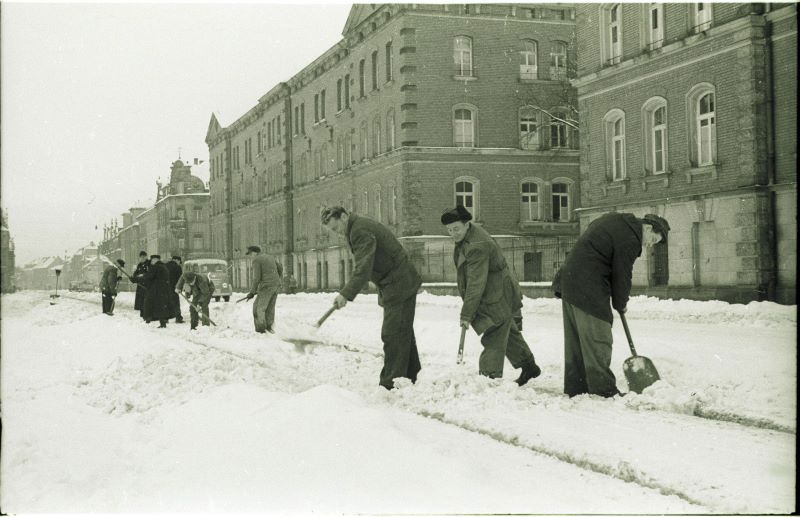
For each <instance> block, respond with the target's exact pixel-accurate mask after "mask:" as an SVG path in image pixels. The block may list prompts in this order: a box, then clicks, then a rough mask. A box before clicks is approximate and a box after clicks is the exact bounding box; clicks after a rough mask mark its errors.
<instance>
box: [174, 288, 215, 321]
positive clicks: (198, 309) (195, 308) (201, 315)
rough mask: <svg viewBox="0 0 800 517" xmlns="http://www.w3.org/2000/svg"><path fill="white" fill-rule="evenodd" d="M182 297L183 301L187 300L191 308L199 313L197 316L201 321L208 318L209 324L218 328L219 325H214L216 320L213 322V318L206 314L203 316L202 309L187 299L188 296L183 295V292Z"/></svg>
mask: <svg viewBox="0 0 800 517" xmlns="http://www.w3.org/2000/svg"><path fill="white" fill-rule="evenodd" d="M181 296H183V299H184V300H186V303H188V304H189V306H191V307H192V308H193V309H194V310H195V311H196V312H197V315H198V316H200V319H203V318H206V319H207V320H208V322H209V323H211V324H212V325H214V326H215V327H216V326H217V324H216V323H214V320H212V319H211V317H209V316H206V315H205V314H203V311H202V310H201V309H200V307H198V306H197V305H195V304H193V303H192V302H190V301H189V298H187V297H186V295H185V294H183V292H181Z"/></svg>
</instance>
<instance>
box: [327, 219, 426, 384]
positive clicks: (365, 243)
mask: <svg viewBox="0 0 800 517" xmlns="http://www.w3.org/2000/svg"><path fill="white" fill-rule="evenodd" d="M321 222H322V226H324V227H325V228H326V229H327V230H328V231H330V232H333V233H336V234H339V235H342V236H344V238H345V240H346V241H347V245H348V246H349V248H350V251H351V253H352V254H353V260H354V262H355V266H354V268H353V274H352V276H351V277H350V281H349V282H347V284H346V285H345V286H344V287H343V288H342V289H341V291H339V294H338V295H337V296H336V299H335V300H334V302H333V305H334V306H335V307H336V308H337V309H340V308H342V307H344V306H345V305H347V302H348V301H353V299H354V298H355V297H356V295H358V293H360V292H361V290H362V289H363V288H364V287H366V286H367V282H369V281H370V280H371V281H372V283H374V284H375V285H376V286H377V288H378V305H380V306H381V307H383V325H382V327H381V340H383V354H384V356H383V369H382V370H381V374H380V380H379V384H380V385H381V386H383V387H384V388H386V389H387V390H390V389H392V388H393V387H394V379H396V378H398V377H405V378H407V379H410V380H411V382H416V381H417V374H418V373H419V371H420V369H421V365H420V362H419V352H418V351H417V341H416V338H415V336H414V312H415V310H416V303H417V290H418V289H419V286H420V285H421V284H422V279H421V278H420V276H419V274H418V273H417V270H416V269H415V268H414V265H413V264H412V263H411V261H410V260H409V258H408V255H407V254H406V251H405V249H403V246H402V245H401V244H400V241H398V240H397V238H396V237H395V236H394V234H393V233H392V232H391V230H389V228H387V227H386V226H384V225H382V224H381V223H379V222H378V221H375V220H373V219H370V218H369V217H364V216H360V215H356V214H350V213H348V212H347V210H345V209H344V208H343V207H341V206H333V207H328V208H325V209H324V210H323V211H322V214H321Z"/></svg>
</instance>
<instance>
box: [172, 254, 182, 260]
mask: <svg viewBox="0 0 800 517" xmlns="http://www.w3.org/2000/svg"><path fill="white" fill-rule="evenodd" d="M172 260H183V259H182V258H181V256H180V255H173V256H172Z"/></svg>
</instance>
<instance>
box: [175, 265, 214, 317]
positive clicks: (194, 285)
mask: <svg viewBox="0 0 800 517" xmlns="http://www.w3.org/2000/svg"><path fill="white" fill-rule="evenodd" d="M187 288H188V289H187ZM182 289H185V290H188V291H189V295H191V299H190V300H191V302H192V304H191V305H189V322H190V324H191V327H190V329H191V330H194V329H196V328H197V320H198V319H199V315H198V313H197V309H196V308H195V307H197V308H198V309H200V310H201V311H202V313H203V325H205V326H208V325H209V321H210V320H209V315H208V304H209V302H210V301H211V295H213V294H214V282H212V281H211V279H210V278H208V277H206V276H205V275H203V274H200V273H195V272H194V271H187V272H186V273H184V274H183V275H182V276H181V277H180V278H179V279H178V282H177V284H176V285H175V291H174V294H175V296H178V295H179V293H180V292H181V290H182ZM187 296H188V295H187Z"/></svg>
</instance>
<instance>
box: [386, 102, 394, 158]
mask: <svg viewBox="0 0 800 517" xmlns="http://www.w3.org/2000/svg"><path fill="white" fill-rule="evenodd" d="M394 147H395V127H394V110H389V113H388V114H387V115H386V150H387V151H391V150H392V149H394Z"/></svg>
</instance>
